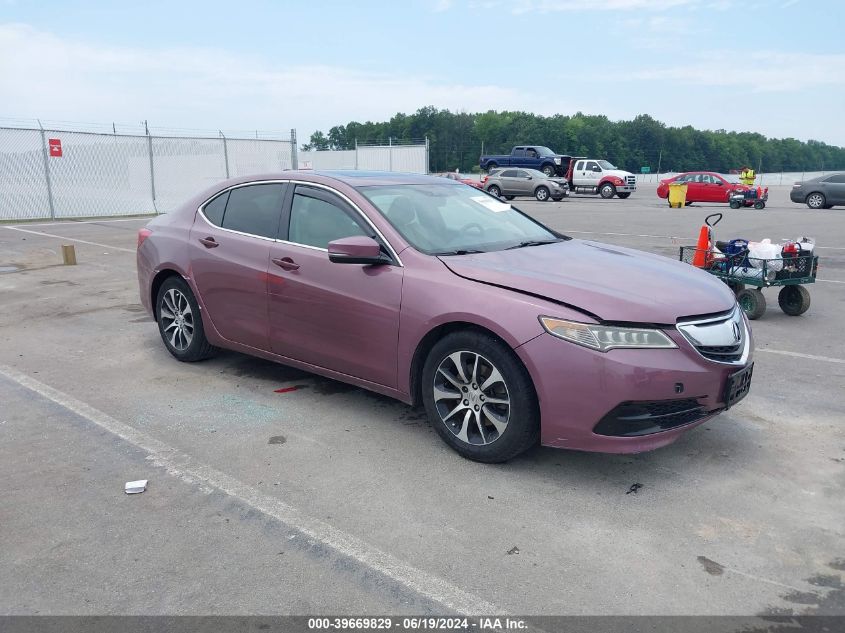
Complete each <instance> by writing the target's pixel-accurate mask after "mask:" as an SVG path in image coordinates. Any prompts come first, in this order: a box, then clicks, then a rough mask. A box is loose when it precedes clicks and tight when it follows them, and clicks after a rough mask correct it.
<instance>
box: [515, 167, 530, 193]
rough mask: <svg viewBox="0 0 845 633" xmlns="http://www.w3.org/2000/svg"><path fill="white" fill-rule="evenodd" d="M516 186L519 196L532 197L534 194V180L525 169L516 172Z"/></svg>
mask: <svg viewBox="0 0 845 633" xmlns="http://www.w3.org/2000/svg"><path fill="white" fill-rule="evenodd" d="M514 186H515V190H516V193H517V195H518V196H530V195H532V194H533V192H534V179H533V178H532V177H531V174H529V173H528V172H527V171H525V170H524V169H520V170H518V171H517V172H516V178H515V179H514Z"/></svg>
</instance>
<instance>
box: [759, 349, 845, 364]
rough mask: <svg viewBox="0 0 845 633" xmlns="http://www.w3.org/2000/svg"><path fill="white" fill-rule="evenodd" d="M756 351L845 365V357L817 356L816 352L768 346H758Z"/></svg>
mask: <svg viewBox="0 0 845 633" xmlns="http://www.w3.org/2000/svg"><path fill="white" fill-rule="evenodd" d="M754 351H755V352H768V353H769V354H781V355H782V356H795V357H796V358H808V359H810V360H820V361H824V362H826V363H838V364H841V365H845V359H842V358H831V357H830V356H816V355H815V354H802V353H801V352H787V351H785V350H782V349H768V348H766V347H758V348H756V349H755V350H754Z"/></svg>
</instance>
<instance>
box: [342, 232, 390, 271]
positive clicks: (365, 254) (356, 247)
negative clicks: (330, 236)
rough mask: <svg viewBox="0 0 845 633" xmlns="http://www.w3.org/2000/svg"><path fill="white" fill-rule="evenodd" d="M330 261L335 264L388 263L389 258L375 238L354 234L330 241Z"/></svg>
mask: <svg viewBox="0 0 845 633" xmlns="http://www.w3.org/2000/svg"><path fill="white" fill-rule="evenodd" d="M329 261H331V262H334V263H335V264H364V265H375V264H387V263H389V261H390V260H389V259H388V258H387V257H386V256H384V255H383V254H382V252H381V246H380V245H379V243H378V242H376V241H375V240H374V239H373V238H371V237H367V236H365V235H354V236H352V237H344V238H341V239H339V240H334V241H333V242H329Z"/></svg>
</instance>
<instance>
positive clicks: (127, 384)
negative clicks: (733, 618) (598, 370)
mask: <svg viewBox="0 0 845 633" xmlns="http://www.w3.org/2000/svg"><path fill="white" fill-rule="evenodd" d="M514 204H516V205H517V206H518V207H520V208H522V209H523V210H525V211H526V212H528V213H530V214H532V215H535V216H536V217H537V218H538V219H540V220H542V221H544V222H546V223H548V224H549V225H551V226H552V227H554V228H556V229H558V230H560V231H562V232H564V233H569V234H571V235H573V236H574V237H578V238H582V239H592V240H597V241H604V242H609V243H612V244H621V245H625V246H630V247H633V248H638V249H642V250H646V251H651V252H656V253H660V254H663V255H666V256H669V257H677V249H678V246H679V245H680V244H692V243H694V241H695V238H696V236H697V234H698V229H699V227H700V225H701V222H702V220H703V217H704V216H705V215H706V214H708V213H711V212H717V211H721V212H723V213H724V214H725V216H724V219H723V221H722V222H721V223H720V224H719V225H718V226H716V228H715V232H716V235H717V237H718V238H719V239H722V238H726V239H729V238H732V237H745V238H750V239H761V238H764V237H771V238H772V239H773V241H778V240H780V239H781V238H795V237H798V236H799V235H807V236H811V237H815V238H816V240H817V244H818V254H819V256H820V257H821V266H820V270H819V279H820V281H819V282H818V283H816V284H815V285H814V286H812V287H810V292H811V295H812V306H811V308H810V310H809V311H808V312H807V313H806V314H805V315H803V316H801V317H788V316H786V315H784V314H783V313H782V312H781V311H780V310H779V309H778V307H777V295H776V289H770V290H767V291H766V294H767V296H768V300H769V301H768V303H769V310H768V312H767V314H766V315H765V316H764V317H763V318H762V319H760V320H758V321H755V322H754V323H753V329H754V335H755V338H756V341H757V348H758V351H757V353H756V355H755V363H756V366H755V374H754V376H755V377H754V381H755V382H754V385H753V388H752V392H751V395H749V396H748V398H746V399H745V400H744V401H743V402H742V403H741V404H739V405H738V406H736V407H735V408H733V409H731V410H730V411H729V412H727V413H725V414H723V415H721V416H719V417H717V418H716V419H714V420H712V421H710V422H708V423H706V424H705V425H703V426H701V427H698V428H697V429H695V430H693V431H691V432H689V433H687V434H686V435H684V436H683V437H682V438H681V439H680V440H679V441H678V442H677V443H675V444H673V445H671V446H669V447H666V448H663V449H660V450H657V451H654V452H651V453H645V454H640V455H625V456H619V455H600V454H589V453H579V452H573V451H560V450H553V449H547V448H540V447H538V448H536V449H533V450H532V451H530V452H528V453H527V454H526V455H524V456H522V457H520V458H517V459H515V460H513V461H511V462H509V463H507V464H501V465H493V466H491V465H482V464H476V463H473V462H470V461H467V460H464V459H462V458H461V457H459V456H458V455H456V454H455V453H453V452H452V451H451V450H449V449H448V448H447V447H446V446H445V444H443V443H442V442H441V441H440V440H439V438H438V437H437V435H436V434H435V433H434V432H433V431H432V429H431V428H430V427H429V426H428V423H427V422H426V420H425V418H424V414H423V412H422V411H421V410H414V409H411V408H409V407H407V406H405V405H403V404H401V403H398V402H394V401H392V400H390V399H387V398H384V397H382V396H377V395H374V394H372V393H369V392H366V391H363V390H361V389H357V388H353V387H350V386H347V385H344V384H342V383H338V382H335V381H331V380H327V379H324V378H320V377H317V376H313V375H310V374H306V373H303V372H300V371H296V370H292V369H288V368H285V367H283V366H280V365H275V364H273V363H269V362H266V361H263V360H259V359H254V358H250V357H247V356H243V355H240V354H236V353H231V352H223V353H221V354H220V355H219V356H217V357H215V358H214V359H211V360H209V361H206V362H202V363H196V364H183V363H178V362H176V361H175V360H174V359H173V358H172V357H171V356H170V355H169V354H168V353H167V351H166V350H165V348H164V347H163V345H162V344H161V341H160V339H159V336H158V332H157V329H156V327H155V324H154V323H153V322H152V321H151V320H150V319H149V318H148V317H147V316H146V314H145V313H144V312H143V310H142V308H141V306H140V305H139V298H138V287H137V278H136V274H135V259H134V247H135V239H136V231H137V229H138V228H139V227H140V226H143V224H144V223H145V220H143V219H140V220H138V219H135V220H121V221H101V222H86V223H82V222H60V223H49V222H47V223H31V224H19V225H0V267H14V268H15V269H18V270H17V272H8V273H3V274H0V543H3V546H2V548H0V614H30V613H41V614H106V613H127V614H162V613H167V614H200V613H227V614H246V613H263V614H288V613H294V614H315V613H360V614H377V613H378V614H384V613H396V614H399V613H439V612H456V611H466V612H476V613H478V612H487V613H491V612H500V613H503V612H509V613H513V614H685V615H686V614H743V615H749V614H786V613H796V614H797V613H813V614H815V613H820V614H845V521H843V517H845V399H843V392H845V344H843V340H842V324H843V314H845V209H838V208H834V209H831V210H826V211H810V210H809V209H807V208H806V207H803V206H799V205H794V204H792V203H790V202H789V200H788V189H787V188H783V189H782V190H779V189H775V190H773V192H772V198H771V200H770V205H769V206H768V207H767V208H766V209H765V210H762V211H755V210H753V209H750V210H746V209H741V210H736V211H733V210H730V209H728V208H727V207H726V206H725V205H698V204H697V205H692V206H690V207H687V208H685V209H670V208H669V207H668V206H667V205H666V202H665V201H663V200H658V199H657V198H656V196H655V195H654V192H653V187H652V186H648V185H645V186H643V187H642V188H641V190H640V191H638V192H637V193H636V194H634V196H632V197H631V198H630V199H628V200H618V199H614V200H601V199H599V198H593V197H573V198H570V199H567V200H564V201H562V202H559V203H554V202H547V203H539V202H535V201H533V200H527V201H520V200H516V201H514ZM63 243H73V244H75V246H76V251H77V258H78V261H79V264H78V265H77V266H62V265H60V263H59V262H60V259H61V257H60V246H61V244H63ZM821 280H824V281H821ZM288 386H298V387H299V388H298V389H297V390H295V391H288V392H285V393H276V391H275V390H277V389H280V388H283V387H288ZM271 438H275V439H273V440H271ZM135 479H149V481H150V484H149V489H148V490H147V491H146V492H144V493H143V494H141V495H136V496H127V495H125V494H124V493H123V484H124V482H126V481H129V480H135ZM635 483H638V484H641V485H642V488H640V489H639V490H638V491H637V492H636V493H635V494H626V493H627V492H628V491H629V490H630V488H631V486H632V484H635Z"/></svg>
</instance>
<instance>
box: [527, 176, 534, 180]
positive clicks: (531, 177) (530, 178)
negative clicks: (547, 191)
mask: <svg viewBox="0 0 845 633" xmlns="http://www.w3.org/2000/svg"><path fill="white" fill-rule="evenodd" d="M525 178H526V180H534V176H526V177H525Z"/></svg>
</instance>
